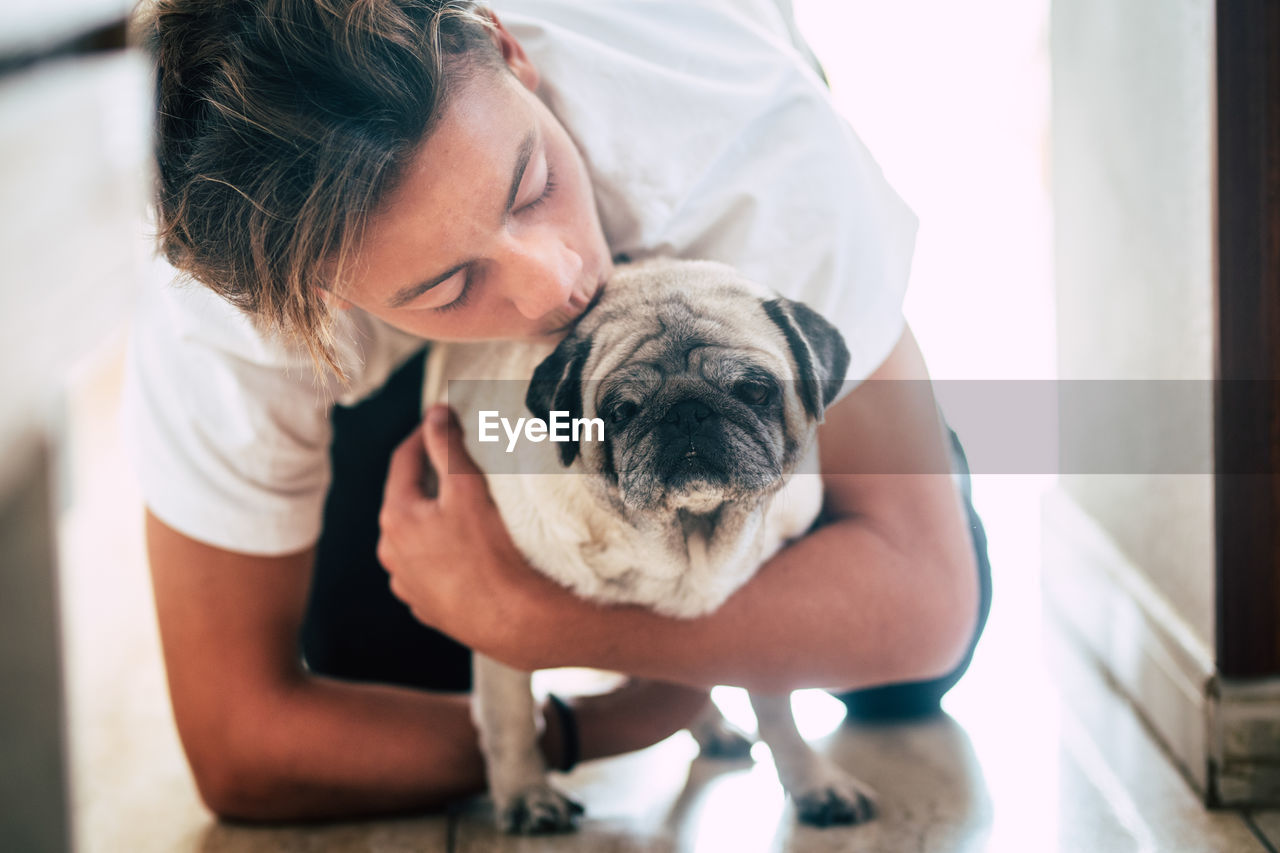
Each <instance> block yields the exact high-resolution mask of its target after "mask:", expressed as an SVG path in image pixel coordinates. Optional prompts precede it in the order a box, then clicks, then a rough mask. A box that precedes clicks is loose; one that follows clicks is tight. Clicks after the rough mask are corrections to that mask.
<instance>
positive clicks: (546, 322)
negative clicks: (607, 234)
mask: <svg viewBox="0 0 1280 853" xmlns="http://www.w3.org/2000/svg"><path fill="white" fill-rule="evenodd" d="M500 37H501V38H507V39H509V38H510V36H509V35H508V34H506V32H505V31H504V30H500ZM512 44H514V40H512ZM503 48H504V57H505V58H506V59H507V62H508V65H509V66H510V67H511V70H512V71H513V72H514V73H513V74H508V73H505V72H504V71H502V70H501V69H500V68H480V69H478V70H477V71H476V73H474V74H472V75H470V79H460V81H459V84H458V87H457V89H455V90H454V92H453V95H452V97H451V99H450V100H449V102H448V104H447V106H446V109H445V111H444V112H443V113H442V114H441V116H440V119H439V121H438V123H437V124H436V126H435V129H434V130H433V131H432V132H431V133H430V135H429V136H428V138H427V140H426V142H424V143H423V144H422V145H421V146H420V147H419V148H418V151H417V152H416V154H415V155H414V158H413V160H412V161H411V162H410V163H409V165H408V168H407V170H406V172H405V174H404V175H403V176H402V179H401V181H400V184H399V185H398V187H397V188H396V190H395V192H393V193H392V194H390V196H389V197H388V198H387V199H386V201H385V202H384V203H383V205H382V206H381V208H380V209H379V210H378V212H377V213H376V214H375V215H374V216H373V217H372V219H371V220H370V223H369V226H368V228H367V229H366V231H365V233H364V235H363V238H362V239H361V240H360V241H359V243H358V244H357V246H356V251H355V256H354V258H353V264H352V267H351V273H350V275H349V277H348V281H349V284H348V286H347V287H346V288H344V289H343V291H342V294H341V295H342V297H344V298H345V300H346V301H348V302H350V303H352V304H354V305H356V306H359V307H360V308H362V309H364V310H365V311H367V312H368V313H370V314H373V315H374V316H376V317H379V318H381V319H382V320H385V321H386V322H387V323H389V324H391V325H392V326H395V327H397V328H399V329H403V330H404V331H407V332H410V333H413V334H416V335H419V336H421V337H424V338H430V339H433V340H468V339H486V338H487V339H495V338H497V339H509V338H529V337H539V336H543V335H549V334H553V333H555V332H557V331H559V330H561V329H563V328H564V327H565V326H566V325H567V324H568V323H570V322H571V321H572V320H574V319H575V318H576V317H577V316H578V315H579V314H581V313H582V311H583V310H584V309H585V308H586V306H587V304H588V302H589V301H590V300H591V298H592V296H594V295H595V292H596V291H597V290H598V289H599V287H600V286H601V284H602V283H603V282H604V281H605V279H606V278H608V276H609V274H610V273H611V272H612V263H611V259H610V253H609V248H608V246H607V245H606V244H605V239H604V234H603V232H602V231H601V228H600V220H599V217H598V215H597V213H596V207H595V198H594V195H593V193H592V189H591V181H590V178H589V177H588V175H587V170H586V167H585V165H584V163H583V161H582V157H581V155H580V154H579V153H578V150H577V148H576V147H575V145H574V143H573V141H572V140H571V139H570V138H569V136H568V134H567V133H566V132H565V130H564V128H563V127H562V126H561V125H560V122H559V121H558V120H557V119H556V118H555V117H554V116H553V115H552V114H551V113H550V111H549V110H547V108H546V107H545V106H544V105H543V104H542V102H541V101H539V100H538V98H537V97H536V96H535V95H534V94H533V89H534V88H536V86H537V73H536V72H535V71H534V70H533V68H532V66H531V65H530V64H529V63H528V61H527V59H525V58H524V54H523V52H522V51H520V50H519V46H518V45H515V46H514V50H515V51H516V52H517V53H516V54H514V58H513V54H512V53H511V49H512V48H511V45H503Z"/></svg>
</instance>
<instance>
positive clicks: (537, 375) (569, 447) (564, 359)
mask: <svg viewBox="0 0 1280 853" xmlns="http://www.w3.org/2000/svg"><path fill="white" fill-rule="evenodd" d="M590 352H591V341H590V340H589V339H587V338H579V337H577V336H575V335H570V336H569V337H567V338H565V339H564V340H563V341H561V342H560V345H559V346H557V347H556V348H555V350H554V351H552V353H551V355H549V356H547V357H546V358H544V359H543V360H542V363H541V364H539V365H538V368H537V369H536V370H534V371H533V380H532V381H530V382H529V390H528V391H527V392H526V393H525V396H524V404H525V406H526V407H528V409H529V411H530V412H532V413H533V414H534V415H535V416H536V417H539V418H541V419H542V420H544V421H550V420H551V412H552V411H557V412H568V413H569V418H570V419H571V420H572V419H575V418H580V417H582V366H583V365H584V364H586V362H587V355H588V354H589V353H590ZM559 444H560V464H562V465H564V466H565V467H568V466H569V465H571V464H573V460H574V459H576V458H577V456H578V449H579V448H578V442H576V441H565V442H560V443H559Z"/></svg>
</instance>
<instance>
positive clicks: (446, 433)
mask: <svg viewBox="0 0 1280 853" xmlns="http://www.w3.org/2000/svg"><path fill="white" fill-rule="evenodd" d="M422 437H423V442H424V443H425V444H426V448H427V458H429V459H430V460H431V466H432V467H433V468H435V470H436V471H437V472H439V474H440V495H439V497H440V500H441V501H443V502H445V503H448V502H449V501H450V499H451V497H452V496H457V497H476V496H481V495H483V496H485V497H486V499H487V497H488V488H487V486H486V484H485V481H484V475H483V474H482V473H481V472H480V469H479V468H478V467H476V463H475V462H474V461H472V459H471V454H469V453H467V446H466V443H465V441H464V440H463V435H462V424H460V423H458V416H457V415H456V414H455V413H454V411H453V410H452V409H450V408H449V407H448V406H442V405H435V406H432V407H431V408H430V409H428V410H427V418H426V428H425V429H424V430H423V431H422Z"/></svg>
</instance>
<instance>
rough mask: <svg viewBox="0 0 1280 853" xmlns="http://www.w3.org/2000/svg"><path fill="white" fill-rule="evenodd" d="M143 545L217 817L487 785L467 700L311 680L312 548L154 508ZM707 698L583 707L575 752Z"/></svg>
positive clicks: (181, 702) (175, 694) (178, 706)
mask: <svg viewBox="0 0 1280 853" xmlns="http://www.w3.org/2000/svg"><path fill="white" fill-rule="evenodd" d="M147 546H148V553H149V557H150V561H151V567H152V580H153V586H154V590H155V601H156V612H157V616H158V619H159V624H160V633H161V641H162V644H163V647H164V657H165V666H166V670H167V672H168V677H169V690H170V696H171V699H172V702H173V710H174V716H175V719H176V721H177V724H178V731H179V735H180V736H181V739H182V744H183V747H184V749H185V750H186V753H187V757H188V760H189V762H190V764H191V767H192V771H193V773H194V775H195V779H196V783H197V786H198V787H199V790H200V794H201V796H202V797H203V798H204V800H205V802H206V804H207V805H208V806H209V807H210V808H211V809H212V810H213V811H214V812H216V813H217V814H219V815H221V816H223V817H231V818H240V819H249V820H298V819H312V818H336V817H344V816H355V815H366V814H379V813H389V812H404V811H410V810H424V809H430V808H435V807H439V806H441V805H443V804H444V803H446V802H448V801H449V800H451V799H456V798H457V797H459V796H463V795H467V794H471V793H476V792H479V791H481V790H482V789H483V787H484V781H485V780H484V767H483V763H482V760H481V756H480V753H479V750H478V748H477V744H476V733H475V729H474V728H473V726H472V723H471V717H470V700H469V697H468V696H465V695H448V694H432V693H425V692H421V691H415V690H408V689H402V688H396V687H388V686H379V685H365V684H352V683H345V682H341V681H337V680H333V679H327V678H320V677H315V676H312V675H310V674H308V673H307V672H306V671H305V669H304V668H303V666H302V665H301V663H300V660H299V651H298V630H299V626H300V624H301V620H302V616H303V611H304V606H305V602H306V595H307V588H308V584H309V581H310V576H311V564H312V554H311V552H309V551H308V552H302V553H298V554H292V555H288V556H283V557H255V556H249V555H245V554H238V553H234V552H230V551H225V550H222V549H218V548H214V547H211V546H208V545H204V544H202V543H199V542H196V541H195V540H192V539H190V538H188V537H186V536H184V535H182V534H181V533H178V532H177V531H175V530H173V529H171V528H169V527H167V526H166V525H164V524H163V523H162V522H160V521H159V520H157V519H156V518H155V517H154V516H152V515H151V514H150V513H148V516H147ZM624 700H625V701H624ZM704 700H705V697H704V696H703V695H701V694H700V693H699V692H697V691H690V690H685V689H681V688H675V687H673V686H671V685H654V684H635V685H631V686H629V687H627V688H624V690H623V691H621V692H620V694H617V695H614V696H611V697H610V696H606V697H600V698H593V699H585V700H581V701H580V702H579V703H578V716H579V729H580V732H581V736H582V755H583V757H586V758H589V757H596V756H600V755H608V754H613V753H616V752H622V751H627V750H630V749H636V748H639V747H641V746H646V745H648V744H649V743H653V742H654V741H656V740H659V739H661V738H663V737H665V736H667V735H668V734H670V733H672V732H674V731H676V730H678V729H680V728H681V727H683V726H684V725H686V724H687V723H688V721H689V719H691V718H692V716H693V715H694V714H695V713H696V712H697V711H698V709H700V708H701V706H702V703H703V701H704ZM551 719H552V720H554V715H552V716H551ZM558 734H559V733H558V732H557V731H556V730H555V728H554V726H549V728H548V732H547V736H546V737H545V738H544V748H545V749H546V751H547V752H548V753H549V756H550V758H551V760H552V762H553V763H554V762H555V761H557V760H558V755H557V753H558V748H559V744H558Z"/></svg>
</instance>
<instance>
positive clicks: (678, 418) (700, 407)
mask: <svg viewBox="0 0 1280 853" xmlns="http://www.w3.org/2000/svg"><path fill="white" fill-rule="evenodd" d="M710 414H711V409H710V407H708V406H707V405H706V404H705V403H703V402H702V401H700V400H681V401H680V402H679V403H676V404H675V405H674V406H672V407H671V408H670V409H667V415H666V417H665V418H663V420H665V421H666V422H667V423H669V424H675V425H676V426H683V427H685V428H686V429H692V428H693V427H696V426H697V425H698V424H700V423H702V422H703V421H705V420H706V419H707V417H708V416H710Z"/></svg>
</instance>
